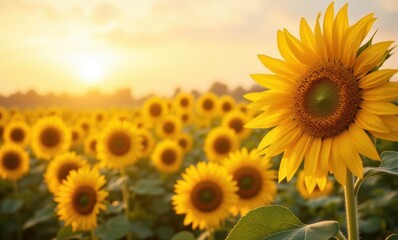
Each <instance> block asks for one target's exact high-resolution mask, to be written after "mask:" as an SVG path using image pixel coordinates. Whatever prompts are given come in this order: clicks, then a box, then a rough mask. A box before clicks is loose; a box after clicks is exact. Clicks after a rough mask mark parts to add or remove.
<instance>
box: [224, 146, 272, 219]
mask: <svg viewBox="0 0 398 240" xmlns="http://www.w3.org/2000/svg"><path fill="white" fill-rule="evenodd" d="M223 165H224V166H225V168H226V169H227V171H228V172H229V174H231V175H232V176H233V179H234V180H235V181H236V182H237V183H238V191H237V194H238V196H239V199H238V201H237V202H236V204H235V205H234V206H233V207H232V208H231V212H232V214H233V215H235V216H236V215H238V214H239V213H240V215H245V214H246V213H247V212H248V211H249V210H251V209H253V208H257V207H259V206H262V205H265V204H270V203H271V202H272V201H273V200H274V198H275V195H276V183H275V179H276V171H275V170H272V169H271V167H272V163H271V161H270V160H269V159H263V158H261V157H258V155H257V150H256V149H253V150H251V151H250V153H249V152H248V150H247V149H246V148H242V149H241V150H240V151H236V152H233V153H231V154H230V155H229V156H228V158H225V159H224V161H223Z"/></svg>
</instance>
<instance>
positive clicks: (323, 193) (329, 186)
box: [296, 171, 333, 199]
mask: <svg viewBox="0 0 398 240" xmlns="http://www.w3.org/2000/svg"><path fill="white" fill-rule="evenodd" d="M296 188H297V190H298V192H299V194H300V195H301V196H302V197H303V198H305V199H314V198H320V197H327V196H329V195H330V194H331V193H332V192H333V182H330V181H329V182H327V183H326V186H325V188H324V189H323V190H321V189H319V188H318V187H317V186H315V188H314V190H313V191H312V192H311V193H309V192H308V190H307V187H306V186H305V176H304V172H303V171H300V172H299V174H298V177H297V182H296Z"/></svg>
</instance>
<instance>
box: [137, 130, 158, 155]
mask: <svg viewBox="0 0 398 240" xmlns="http://www.w3.org/2000/svg"><path fill="white" fill-rule="evenodd" d="M137 134H138V135H139V136H140V138H141V145H142V149H141V150H142V156H143V157H147V156H149V155H150V154H151V153H152V151H153V148H154V147H155V144H156V142H155V138H154V137H153V134H152V133H151V132H150V131H148V130H146V129H138V130H137Z"/></svg>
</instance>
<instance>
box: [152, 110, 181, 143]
mask: <svg viewBox="0 0 398 240" xmlns="http://www.w3.org/2000/svg"><path fill="white" fill-rule="evenodd" d="M181 128H182V123H181V120H180V119H179V118H178V117H177V116H174V115H168V116H165V117H164V118H163V119H162V120H161V121H160V122H159V123H158V124H157V125H156V134H157V135H158V136H159V137H161V138H173V137H174V136H176V135H177V134H178V133H180V132H181Z"/></svg>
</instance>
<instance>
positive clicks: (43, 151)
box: [31, 117, 72, 160]
mask: <svg viewBox="0 0 398 240" xmlns="http://www.w3.org/2000/svg"><path fill="white" fill-rule="evenodd" d="M71 138H72V134H71V133H70V130H69V128H67V126H66V125H65V123H64V122H63V121H62V119H61V118H59V117H45V118H41V119H40V120H39V121H37V123H36V124H35V125H33V128H32V139H31V147H32V150H33V152H34V154H35V155H36V157H37V158H40V159H45V160H49V159H50V158H52V157H53V156H55V155H57V154H59V153H62V152H65V151H67V150H68V149H69V147H70V144H71Z"/></svg>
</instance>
